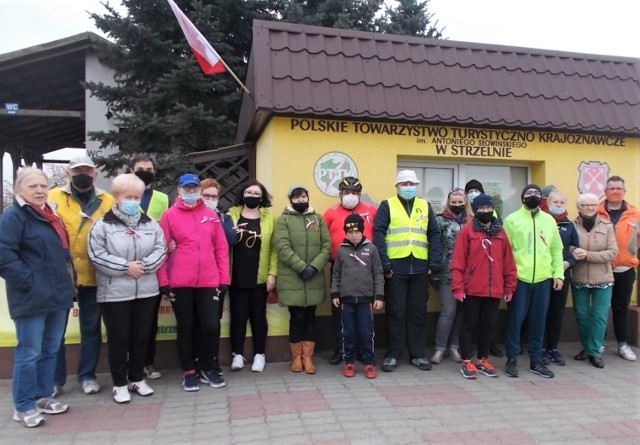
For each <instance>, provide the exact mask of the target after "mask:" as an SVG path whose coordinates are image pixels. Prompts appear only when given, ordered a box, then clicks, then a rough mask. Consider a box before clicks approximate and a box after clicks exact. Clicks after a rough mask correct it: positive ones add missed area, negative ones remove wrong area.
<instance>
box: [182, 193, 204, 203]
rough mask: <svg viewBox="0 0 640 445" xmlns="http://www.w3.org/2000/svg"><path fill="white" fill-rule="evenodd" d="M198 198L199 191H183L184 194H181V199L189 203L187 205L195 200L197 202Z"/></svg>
mask: <svg viewBox="0 0 640 445" xmlns="http://www.w3.org/2000/svg"><path fill="white" fill-rule="evenodd" d="M198 199H200V193H199V192H197V193H185V194H184V195H182V200H183V201H184V202H185V204H189V205H193V204H195V203H196V202H198Z"/></svg>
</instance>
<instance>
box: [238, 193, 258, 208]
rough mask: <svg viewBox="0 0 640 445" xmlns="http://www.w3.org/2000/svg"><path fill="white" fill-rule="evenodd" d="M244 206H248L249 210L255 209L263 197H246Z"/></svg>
mask: <svg viewBox="0 0 640 445" xmlns="http://www.w3.org/2000/svg"><path fill="white" fill-rule="evenodd" d="M242 200H243V201H244V205H245V206H247V208H248V209H255V208H256V207H258V206H259V205H260V203H261V202H262V197H259V198H258V197H257V196H245V197H244V198H243V199H242Z"/></svg>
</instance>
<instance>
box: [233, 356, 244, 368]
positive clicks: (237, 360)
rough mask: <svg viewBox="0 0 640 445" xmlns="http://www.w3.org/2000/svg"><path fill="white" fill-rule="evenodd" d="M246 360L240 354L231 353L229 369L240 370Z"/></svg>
mask: <svg viewBox="0 0 640 445" xmlns="http://www.w3.org/2000/svg"><path fill="white" fill-rule="evenodd" d="M245 361H246V360H245V359H244V357H243V356H242V355H240V354H233V361H232V362H231V370H232V371H240V370H241V369H242V368H244V362H245Z"/></svg>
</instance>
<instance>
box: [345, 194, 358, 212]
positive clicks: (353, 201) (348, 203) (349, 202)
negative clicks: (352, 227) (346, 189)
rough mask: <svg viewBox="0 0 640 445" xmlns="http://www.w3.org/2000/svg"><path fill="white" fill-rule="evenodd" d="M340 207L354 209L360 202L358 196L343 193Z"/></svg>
mask: <svg viewBox="0 0 640 445" xmlns="http://www.w3.org/2000/svg"><path fill="white" fill-rule="evenodd" d="M341 201H342V207H344V208H345V209H347V210H351V209H355V208H356V207H357V206H358V204H359V203H360V197H359V196H358V195H344V196H343V197H342V199H341Z"/></svg>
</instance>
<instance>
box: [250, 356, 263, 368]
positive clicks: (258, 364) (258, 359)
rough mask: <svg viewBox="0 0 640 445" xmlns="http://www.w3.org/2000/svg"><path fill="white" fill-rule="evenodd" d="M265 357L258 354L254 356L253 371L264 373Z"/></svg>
mask: <svg viewBox="0 0 640 445" xmlns="http://www.w3.org/2000/svg"><path fill="white" fill-rule="evenodd" d="M265 361H266V360H265V357H264V354H256V355H254V356H253V364H252V365H251V370H252V371H253V372H262V371H264V365H265Z"/></svg>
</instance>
